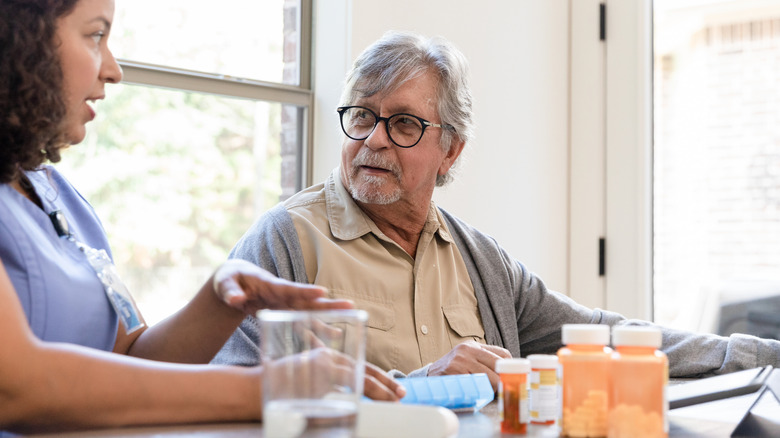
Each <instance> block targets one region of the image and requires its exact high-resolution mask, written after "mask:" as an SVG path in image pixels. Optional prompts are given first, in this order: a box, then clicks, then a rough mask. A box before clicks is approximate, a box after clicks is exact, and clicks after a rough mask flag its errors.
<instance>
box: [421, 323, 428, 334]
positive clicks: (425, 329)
mask: <svg viewBox="0 0 780 438" xmlns="http://www.w3.org/2000/svg"><path fill="white" fill-rule="evenodd" d="M420 331H421V332H422V334H424V335H427V334H428V326H427V325H423V326H420Z"/></svg>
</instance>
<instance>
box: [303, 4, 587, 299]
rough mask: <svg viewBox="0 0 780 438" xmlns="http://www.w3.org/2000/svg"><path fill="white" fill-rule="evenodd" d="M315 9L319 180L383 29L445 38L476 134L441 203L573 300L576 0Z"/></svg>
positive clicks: (336, 150) (334, 157)
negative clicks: (349, 85) (361, 57)
mask: <svg viewBox="0 0 780 438" xmlns="http://www.w3.org/2000/svg"><path fill="white" fill-rule="evenodd" d="M314 3H315V7H314V27H315V29H314V41H315V42H314V51H315V61H314V80H315V82H314V89H315V114H314V118H315V124H314V139H315V140H314V151H313V155H312V159H313V171H312V181H313V182H318V181H321V180H323V179H324V178H325V177H326V176H327V175H328V173H329V172H330V171H331V170H332V169H333V168H334V167H335V166H337V165H338V162H339V155H340V143H341V138H342V134H341V132H340V129H339V127H338V121H337V118H336V113H335V107H336V106H337V105H338V98H339V95H340V92H341V86H342V84H343V78H344V75H345V73H346V71H347V69H348V67H349V65H350V63H351V62H352V60H353V59H354V58H355V57H356V56H357V55H358V54H359V53H360V51H362V50H363V49H364V48H365V47H366V46H368V45H369V44H371V43H372V42H373V41H375V40H376V39H377V38H379V37H380V36H381V35H382V34H383V33H384V32H385V31H387V30H391V29H395V30H411V31H417V32H420V33H423V34H426V35H431V36H432V35H441V36H443V37H445V38H447V39H449V40H450V41H452V42H453V43H454V44H456V45H457V46H458V47H459V48H460V49H461V50H462V51H463V52H464V54H465V55H466V57H467V58H468V59H469V60H470V62H471V84H472V93H473V95H474V112H475V120H476V125H477V129H476V139H475V141H474V142H473V143H472V144H471V145H469V146H468V147H467V150H466V152H465V153H464V156H463V157H462V162H461V163H460V169H459V172H458V174H457V175H456V180H455V182H454V183H452V184H451V185H450V186H448V187H445V188H443V189H441V188H440V189H437V192H436V194H435V200H436V202H437V204H438V205H440V206H441V207H443V208H445V209H447V210H449V211H451V212H453V213H454V214H456V215H458V216H460V217H461V218H463V219H465V220H466V221H468V222H469V223H471V224H472V225H474V226H476V227H477V228H479V229H481V230H482V231H484V232H486V233H488V234H490V235H492V236H494V237H495V238H496V239H497V240H498V241H499V243H501V244H502V246H503V247H504V248H505V249H507V250H508V251H509V252H510V254H512V255H513V256H514V257H515V258H517V259H518V260H520V261H522V262H523V263H525V264H526V266H528V268H529V269H530V270H532V271H534V272H536V273H537V274H538V275H539V276H541V278H542V279H543V280H544V281H545V282H546V283H547V285H548V286H549V287H551V288H552V289H555V290H558V291H561V292H566V293H567V292H568V286H567V272H568V260H569V254H568V245H569V244H568V232H569V222H568V221H569V219H568V218H569V208H568V205H569V189H568V187H569V179H568V178H569V177H568V166H569V149H568V148H569V146H568V135H569V134H568V132H569V120H568V112H569V106H568V105H569V65H568V62H569V61H568V60H569V0H547V1H543V2H541V1H532V0H490V1H479V2H478V1H473V0H435V1H433V0H429V1H424V2H421V1H417V0H396V1H393V2H392V3H391V4H389V3H387V2H373V1H361V0H327V1H323V0H315V2H314ZM594 257H595V254H594Z"/></svg>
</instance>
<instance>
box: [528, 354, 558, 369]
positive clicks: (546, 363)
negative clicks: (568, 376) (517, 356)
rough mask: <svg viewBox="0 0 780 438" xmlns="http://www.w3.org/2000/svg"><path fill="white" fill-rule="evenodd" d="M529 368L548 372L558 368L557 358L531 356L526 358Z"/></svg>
mask: <svg viewBox="0 0 780 438" xmlns="http://www.w3.org/2000/svg"><path fill="white" fill-rule="evenodd" d="M528 360H529V361H530V362H531V368H533V369H543V370H549V369H553V368H558V356H555V355H553V354H531V355H529V356H528Z"/></svg>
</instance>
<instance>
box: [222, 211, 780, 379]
mask: <svg viewBox="0 0 780 438" xmlns="http://www.w3.org/2000/svg"><path fill="white" fill-rule="evenodd" d="M440 211H441V213H442V215H443V216H444V219H445V221H446V222H447V226H448V227H449V229H450V232H451V233H452V235H453V238H454V239H455V243H456V244H457V246H458V249H459V250H460V252H461V254H462V256H463V259H464V261H465V263H466V268H467V269H468V272H469V276H470V278H471V281H472V283H473V285H474V291H475V293H476V296H477V302H478V305H479V313H480V316H481V317H482V324H483V326H484V329H485V340H486V341H487V342H488V343H490V344H493V345H498V346H501V347H504V348H506V349H507V350H509V351H510V352H511V353H512V356H514V357H520V356H521V355H522V356H527V355H529V354H536V353H542V354H555V353H556V351H557V350H558V349H559V348H560V347H561V346H562V345H561V325H563V324H566V323H579V324H581V323H589V324H607V325H610V326H612V325H652V324H651V323H649V322H646V321H639V320H628V319H626V318H624V317H623V316H621V315H619V314H617V313H614V312H608V311H604V310H600V309H590V308H587V307H585V306H582V305H580V304H578V303H576V302H574V301H573V300H572V299H570V298H569V297H567V296H565V295H563V294H560V293H558V292H555V291H551V290H548V289H547V288H546V287H545V285H544V283H543V282H542V281H541V279H539V278H538V277H537V276H535V275H534V274H533V273H531V272H530V271H528V270H527V269H526V268H525V266H524V265H523V264H522V263H520V262H518V261H516V260H514V259H513V258H512V257H510V256H509V254H507V252H506V251H504V250H503V249H502V248H501V247H500V246H499V245H498V243H497V242H496V240H495V239H493V238H492V237H490V236H488V235H485V234H483V233H481V232H479V231H478V230H476V229H474V228H473V227H471V226H470V225H468V224H466V223H465V222H463V221H461V220H460V219H458V218H456V217H455V216H453V215H451V214H449V213H447V212H446V211H444V210H443V209H440ZM230 257H231V258H241V259H245V260H248V261H251V262H253V263H255V264H257V265H259V266H261V267H263V268H264V269H266V270H268V271H270V272H271V273H273V274H275V275H277V276H279V277H282V278H286V279H288V280H292V281H297V282H302V283H308V282H309V281H308V278H307V276H306V270H305V268H304V261H303V254H302V251H301V247H300V243H299V240H298V235H297V233H296V231H295V227H294V226H293V222H292V219H291V217H290V215H289V214H288V213H287V210H286V209H285V208H284V206H283V205H282V204H279V205H277V206H275V207H274V208H272V209H271V210H269V211H268V212H266V213H265V214H264V215H263V216H262V217H260V219H259V220H258V221H257V222H255V224H254V225H253V226H252V228H250V229H249V230H248V231H247V233H246V234H245V235H244V236H243V237H242V238H241V240H240V241H239V242H238V243H237V244H236V246H235V248H233V251H232V252H231V253H230ZM257 345H258V326H257V322H256V320H255V318H254V317H247V318H246V319H245V320H244V321H243V322H242V323H241V326H240V327H239V328H238V329H237V330H236V332H235V333H234V334H233V335H232V336H231V338H230V339H229V340H228V342H227V343H226V344H225V346H224V347H223V348H222V350H221V351H220V352H219V353H218V354H217V356H216V357H215V358H214V360H213V361H212V363H219V364H237V365H245V366H249V365H256V364H258V362H259V350H258V347H257ZM662 350H663V351H664V352H665V353H666V354H667V355H668V357H669V374H670V376H671V377H703V376H707V375H712V374H723V373H727V372H732V371H736V370H739V369H745V368H752V367H756V366H761V365H774V366H776V367H777V366H780V342H778V341H774V340H766V339H759V338H756V337H753V336H748V335H739V334H734V335H731V336H730V337H722V336H716V335H710V334H707V335H705V334H696V333H691V332H684V331H680V330H671V329H665V328H664V329H663V346H662ZM427 372H428V365H426V366H425V367H423V368H421V369H419V370H415V371H413V372H412V373H410V374H409V375H410V376H417V375H426V374H427ZM391 374H393V375H395V376H401V373H400V372H398V371H395V370H394V371H393V372H392V373H391Z"/></svg>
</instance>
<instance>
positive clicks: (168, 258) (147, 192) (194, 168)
mask: <svg viewBox="0 0 780 438" xmlns="http://www.w3.org/2000/svg"><path fill="white" fill-rule="evenodd" d="M116 7H117V10H116V17H115V24H114V28H113V29H112V37H111V41H110V45H111V47H112V50H113V52H114V54H115V55H116V57H117V58H118V59H119V60H120V64H121V65H122V67H123V69H124V71H125V80H124V82H123V83H122V84H119V85H114V86H108V87H107V90H106V91H107V95H108V98H107V99H106V100H105V101H103V102H100V103H99V104H98V106H97V113H98V117H97V119H96V120H95V121H94V122H93V123H91V124H90V125H89V128H88V135H87V138H86V140H85V141H84V142H83V143H82V144H79V145H76V146H74V147H72V148H71V149H70V150H68V151H66V152H65V154H64V158H63V161H62V163H61V164H60V165H58V167H59V168H60V169H61V170H62V171H63V173H64V174H65V175H66V176H67V177H68V178H69V179H70V180H71V181H72V182H73V184H74V185H75V186H76V188H77V189H79V191H80V192H81V193H82V195H84V197H85V198H86V199H87V200H89V201H90V202H91V203H92V205H93V206H94V207H95V209H96V210H97V212H98V215H99V216H100V217H101V219H102V221H103V225H104V226H105V228H106V231H107V233H108V236H109V241H110V242H111V245H112V251H113V255H114V260H115V262H116V264H117V268H118V270H119V272H120V274H121V275H122V277H123V279H124V280H125V282H126V283H127V285H128V287H129V289H130V291H131V292H132V293H133V296H134V297H135V299H136V301H137V302H138V305H139V307H140V308H141V310H142V312H143V313H144V316H145V317H146V318H147V321H148V322H149V323H150V324H151V323H154V322H157V321H159V320H160V319H162V318H164V317H166V316H168V315H170V314H171V313H173V312H174V311H176V310H177V309H178V308H179V307H181V306H182V305H183V304H185V303H186V302H187V301H188V300H189V299H190V298H191V297H192V296H193V295H194V294H195V293H196V292H197V290H198V289H199V287H200V286H201V285H202V284H203V282H204V281H205V280H206V279H207V278H208V277H209V275H210V274H211V273H212V271H213V269H214V268H215V267H216V266H217V265H218V264H219V263H221V262H222V261H223V260H225V258H226V257H227V255H228V252H229V250H230V248H232V246H233V245H234V244H235V242H236V241H237V240H238V239H239V238H240V237H241V235H242V234H243V233H244V232H245V231H246V230H247V229H248V228H249V226H250V225H251V224H252V222H253V221H254V220H255V219H256V218H257V217H258V216H259V215H260V214H261V213H262V212H263V211H265V210H267V209H268V208H269V207H271V206H273V205H274V204H276V203H277V202H279V201H280V200H283V199H285V198H286V197H288V196H290V195H291V194H293V193H295V192H296V191H297V190H299V189H300V188H301V187H303V185H304V184H305V183H306V182H307V181H305V174H306V165H307V163H306V159H305V157H306V156H307V155H308V138H307V133H308V132H310V129H309V128H308V126H309V119H310V117H309V114H310V110H311V101H312V99H311V90H310V86H309V82H310V79H309V70H310V67H309V65H310V62H309V53H310V46H311V44H310V42H309V38H310V33H311V32H310V14H311V12H310V11H311V2H310V0H274V1H270V0H268V1H263V2H254V1H246V0H227V1H223V2H218V3H214V2H199V1H195V2H174V1H171V0H155V1H153V2H152V1H151V0H134V1H132V2H129V1H128V2H118V3H117V5H116ZM149 11H154V13H149Z"/></svg>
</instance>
